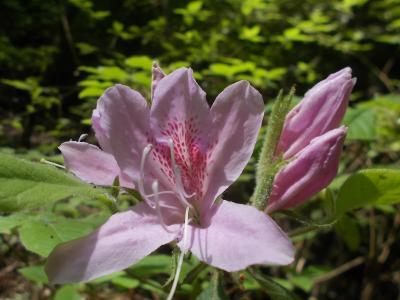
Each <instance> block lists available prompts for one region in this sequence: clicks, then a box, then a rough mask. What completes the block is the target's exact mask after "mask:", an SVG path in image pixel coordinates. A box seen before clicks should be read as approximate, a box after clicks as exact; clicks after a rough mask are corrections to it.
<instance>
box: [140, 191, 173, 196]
mask: <svg viewBox="0 0 400 300" xmlns="http://www.w3.org/2000/svg"><path fill="white" fill-rule="evenodd" d="M155 195H156V194H148V195H147V196H146V197H154V196H155ZM157 195H174V196H175V195H176V193H175V192H173V191H162V192H158V193H157Z"/></svg>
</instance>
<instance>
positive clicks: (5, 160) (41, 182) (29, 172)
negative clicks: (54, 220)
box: [0, 154, 106, 212]
mask: <svg viewBox="0 0 400 300" xmlns="http://www.w3.org/2000/svg"><path fill="white" fill-rule="evenodd" d="M78 195H79V196H83V197H88V198H91V199H95V198H99V199H102V200H105V198H106V196H105V194H104V190H102V189H100V188H99V189H95V188H93V187H92V186H90V185H88V184H85V183H83V182H81V181H79V180H78V179H76V178H74V177H73V176H72V175H70V174H68V173H66V172H64V171H61V170H59V169H56V168H55V167H52V166H47V165H44V164H41V163H33V162H29V161H27V160H23V159H19V158H16V157H14V156H11V155H6V154H0V211H3V212H4V211H5V212H12V211H19V210H25V209H32V208H37V207H43V205H46V204H49V203H52V202H55V201H58V200H61V199H67V198H71V197H74V196H78Z"/></svg>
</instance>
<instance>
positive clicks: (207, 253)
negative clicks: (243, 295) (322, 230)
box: [178, 201, 294, 272]
mask: <svg viewBox="0 0 400 300" xmlns="http://www.w3.org/2000/svg"><path fill="white" fill-rule="evenodd" d="M188 232H189V236H188V239H187V241H189V243H188V245H189V247H188V249H189V250H190V251H192V253H193V254H194V255H196V256H197V257H198V258H199V259H200V260H201V261H203V262H205V263H207V264H210V265H212V266H214V267H217V268H220V269H223V270H225V271H228V272H236V271H239V270H243V269H245V268H247V267H248V266H250V265H254V264H272V265H286V264H290V263H291V262H292V261H293V257H294V249H293V246H292V243H291V242H290V240H289V239H288V237H287V236H286V234H285V233H283V232H282V230H281V229H280V228H279V227H278V225H276V224H275V222H274V221H273V220H272V219H271V218H270V217H268V216H267V215H266V214H265V213H263V212H261V211H259V210H257V209H256V208H254V207H252V206H249V205H243V204H236V203H233V202H229V201H223V202H222V204H221V205H220V207H219V208H218V210H217V211H216V213H215V215H214V216H213V217H212V219H211V223H210V226H209V227H207V228H199V227H195V226H191V225H190V228H189V230H188ZM178 245H179V247H180V248H181V249H183V247H184V245H183V240H181V241H180V242H179V244H178Z"/></svg>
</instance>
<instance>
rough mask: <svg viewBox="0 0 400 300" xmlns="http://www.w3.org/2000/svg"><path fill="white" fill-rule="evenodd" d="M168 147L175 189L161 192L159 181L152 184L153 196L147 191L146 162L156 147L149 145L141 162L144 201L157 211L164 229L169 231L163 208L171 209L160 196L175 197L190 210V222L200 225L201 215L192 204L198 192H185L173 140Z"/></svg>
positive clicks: (141, 187)
mask: <svg viewBox="0 0 400 300" xmlns="http://www.w3.org/2000/svg"><path fill="white" fill-rule="evenodd" d="M168 145H169V149H170V161H171V170H172V172H173V175H174V183H175V188H174V189H173V190H171V191H169V190H167V191H159V183H158V180H154V181H153V182H152V187H151V188H152V192H153V193H152V194H148V193H147V192H146V190H145V173H144V167H145V162H146V159H147V157H148V155H149V154H150V152H151V151H152V150H153V149H154V146H153V145H152V144H148V145H147V146H146V147H145V148H144V149H143V152H142V158H141V162H140V179H139V182H138V189H139V192H140V194H141V195H142V197H143V199H144V201H145V202H146V203H147V204H148V205H149V206H150V207H151V208H153V209H154V210H156V212H157V215H158V217H159V220H160V223H161V224H162V225H163V227H164V228H165V229H166V230H168V228H167V225H166V223H165V221H164V218H163V215H162V208H163V207H164V208H167V209H168V208H171V207H169V206H168V205H166V204H165V202H162V201H160V196H161V195H173V196H175V198H176V199H178V201H179V202H180V204H181V205H182V208H184V209H189V216H190V218H189V219H190V221H193V222H195V223H199V220H200V218H199V213H198V211H197V210H196V208H195V207H194V206H193V205H192V204H191V200H193V199H194V198H195V197H196V196H197V195H196V192H193V193H191V194H188V193H187V192H186V190H185V187H184V185H183V182H182V172H181V169H180V167H179V165H178V164H177V163H176V159H175V151H174V149H175V148H174V143H173V141H172V139H169V140H168Z"/></svg>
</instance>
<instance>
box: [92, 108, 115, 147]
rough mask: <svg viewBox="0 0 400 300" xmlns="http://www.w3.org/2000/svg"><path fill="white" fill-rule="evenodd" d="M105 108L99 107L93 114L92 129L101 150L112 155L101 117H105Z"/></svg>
mask: <svg viewBox="0 0 400 300" xmlns="http://www.w3.org/2000/svg"><path fill="white" fill-rule="evenodd" d="M103 110H104V107H103V106H100V105H98V106H97V108H96V109H94V110H93V113H92V128H93V130H94V133H95V135H96V139H97V141H98V142H99V145H100V147H101V149H103V150H104V151H106V152H108V153H112V149H111V145H110V142H109V139H108V137H107V132H106V130H105V129H104V128H103V127H102V121H101V116H102V115H104V111H103Z"/></svg>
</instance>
